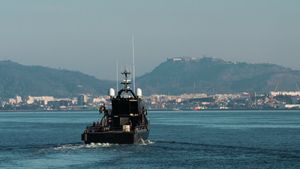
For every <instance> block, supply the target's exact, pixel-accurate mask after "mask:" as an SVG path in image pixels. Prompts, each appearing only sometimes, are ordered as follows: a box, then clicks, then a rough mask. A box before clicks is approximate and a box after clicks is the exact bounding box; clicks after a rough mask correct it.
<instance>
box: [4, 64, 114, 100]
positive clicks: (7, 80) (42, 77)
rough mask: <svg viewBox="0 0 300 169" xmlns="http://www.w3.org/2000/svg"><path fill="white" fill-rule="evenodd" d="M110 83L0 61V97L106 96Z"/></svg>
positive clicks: (64, 71) (66, 71)
mask: <svg viewBox="0 0 300 169" xmlns="http://www.w3.org/2000/svg"><path fill="white" fill-rule="evenodd" d="M111 84H112V82H109V81H101V80H98V79H96V78H95V77H92V76H89V75H85V74H83V73H80V72H75V71H68V70H59V69H52V68H47V67H41V66H24V65H20V64H18V63H15V62H12V61H0V97H2V98H7V97H14V96H16V95H21V96H27V95H33V96H41V95H51V96H56V97H72V96H77V95H78V94H81V93H90V94H92V95H99V94H106V93H107V88H108V87H109V86H111Z"/></svg>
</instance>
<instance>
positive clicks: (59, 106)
mask: <svg viewBox="0 0 300 169" xmlns="http://www.w3.org/2000/svg"><path fill="white" fill-rule="evenodd" d="M143 99H144V100H145V102H146V105H147V107H148V110H161V111H163V110H174V111H176V110H186V111H201V110H274V109H298V110H299V109H300V91H276V92H270V93H266V94H259V93H248V92H243V93H236V94H205V93H195V94H182V95H176V96H175V95H159V94H156V95H151V96H144V97H143ZM0 103H1V104H0V111H82V110H86V111H87V110H97V109H98V108H99V106H100V105H105V106H106V107H108V108H109V107H110V106H111V105H110V97H109V96H92V95H89V94H82V95H79V96H77V97H74V98H55V97H53V96H27V97H24V98H22V97H21V96H16V97H15V98H9V99H2V100H0Z"/></svg>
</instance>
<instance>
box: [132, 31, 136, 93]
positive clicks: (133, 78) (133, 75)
mask: <svg viewBox="0 0 300 169" xmlns="http://www.w3.org/2000/svg"><path fill="white" fill-rule="evenodd" d="M132 83H133V87H132V88H133V92H135V56H134V36H133V35H132Z"/></svg>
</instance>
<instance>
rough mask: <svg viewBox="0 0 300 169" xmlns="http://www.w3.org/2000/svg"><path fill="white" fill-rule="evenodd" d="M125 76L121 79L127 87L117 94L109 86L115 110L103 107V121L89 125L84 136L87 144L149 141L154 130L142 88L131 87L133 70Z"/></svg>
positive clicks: (112, 107)
mask: <svg viewBox="0 0 300 169" xmlns="http://www.w3.org/2000/svg"><path fill="white" fill-rule="evenodd" d="M122 75H124V76H125V79H124V80H123V81H122V82H121V84H123V85H124V87H123V88H122V89H121V90H120V91H118V94H117V95H116V96H115V90H114V89H112V88H111V89H109V96H110V100H111V109H110V110H109V109H107V108H106V107H105V105H102V106H100V108H99V112H100V114H103V116H102V118H101V120H99V121H97V122H93V124H92V125H90V126H87V127H86V129H85V130H84V132H83V134H82V135H81V139H82V141H84V143H85V144H90V143H113V144H136V143H141V142H142V143H143V142H144V141H145V140H147V138H148V136H149V131H150V130H149V121H148V118H147V109H146V106H145V103H144V101H143V99H142V90H141V89H140V88H137V91H136V93H135V92H134V91H133V90H131V89H130V84H131V82H130V80H129V79H128V76H129V75H130V72H129V71H126V70H125V71H124V72H122Z"/></svg>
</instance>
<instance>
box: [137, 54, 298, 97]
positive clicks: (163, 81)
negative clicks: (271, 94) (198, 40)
mask: <svg viewBox="0 0 300 169" xmlns="http://www.w3.org/2000/svg"><path fill="white" fill-rule="evenodd" d="M137 82H138V85H140V86H141V87H142V88H143V89H144V91H145V93H146V94H149V93H163V94H181V93H193V92H205V93H229V92H244V91H248V92H254V91H255V92H268V91H272V90H276V89H277V90H295V89H297V84H300V71H295V70H292V69H289V68H285V67H282V66H278V65H274V64H248V63H233V62H226V61H224V60H220V59H214V58H208V57H204V58H201V59H191V58H181V60H180V59H177V60H176V59H168V60H167V61H166V62H163V63H161V64H160V65H159V66H158V67H156V68H155V69H154V70H153V71H152V72H150V73H148V74H145V75H144V76H141V77H140V78H138V79H137Z"/></svg>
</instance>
